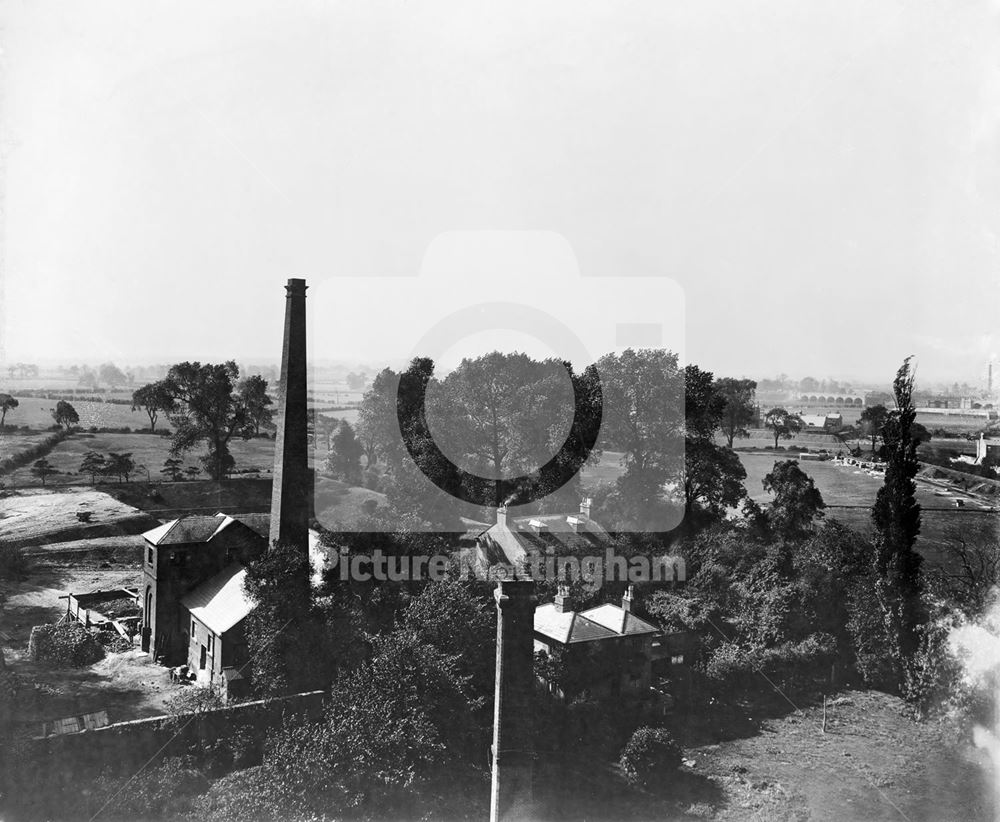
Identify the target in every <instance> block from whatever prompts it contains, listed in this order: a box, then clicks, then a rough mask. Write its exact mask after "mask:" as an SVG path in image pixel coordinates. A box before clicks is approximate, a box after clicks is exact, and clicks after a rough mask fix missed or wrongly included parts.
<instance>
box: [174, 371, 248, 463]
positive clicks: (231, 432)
mask: <svg viewBox="0 0 1000 822" xmlns="http://www.w3.org/2000/svg"><path fill="white" fill-rule="evenodd" d="M238 375H239V369H238V368H237V366H236V363H235V362H233V361H232V360H230V361H228V362H225V363H221V364H218V365H214V364H212V363H205V364H202V363H200V362H182V363H178V364H177V365H174V366H172V367H171V368H170V371H169V372H168V373H167V377H166V380H165V381H164V382H165V383H166V384H167V386H168V388H169V391H170V394H171V396H172V397H173V398H174V399H175V400H176V402H177V404H178V411H177V413H176V414H175V415H174V416H173V417H171V421H172V422H173V423H174V435H173V441H172V443H171V446H170V451H171V455H172V456H175V457H176V456H180V455H181V454H183V453H185V452H186V451H189V450H190V449H191V448H193V447H194V446H195V445H197V444H198V443H201V442H205V443H207V444H208V454H207V455H206V456H204V457H202V458H201V462H202V464H203V465H204V466H205V469H206V470H207V471H208V474H209V476H210V477H212V479H214V480H220V479H223V478H224V477H225V476H226V475H227V474H228V473H229V471H231V470H232V468H233V465H234V464H235V462H234V460H233V457H232V455H231V454H230V453H229V442H230V440H231V439H232V438H233V437H234V436H238V437H242V438H243V439H250V437H252V436H253V433H254V423H253V421H252V419H251V417H250V414H249V413H248V410H247V405H246V401H245V399H244V398H243V397H242V396H241V395H240V394H239V393H238V392H237V391H236V389H235V383H236V379H237V377H238Z"/></svg>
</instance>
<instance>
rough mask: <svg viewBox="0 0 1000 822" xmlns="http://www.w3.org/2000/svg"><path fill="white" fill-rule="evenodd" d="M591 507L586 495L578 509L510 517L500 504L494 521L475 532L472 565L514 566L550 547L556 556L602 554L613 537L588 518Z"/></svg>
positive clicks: (483, 567)
mask: <svg viewBox="0 0 1000 822" xmlns="http://www.w3.org/2000/svg"><path fill="white" fill-rule="evenodd" d="M590 508H591V500H590V499H589V498H585V499H583V500H582V501H581V503H580V509H579V510H578V511H574V512H570V513H563V514H531V515H528V516H522V517H512V516H510V515H509V514H508V512H507V507H506V506H501V507H500V508H498V509H497V519H496V522H495V523H494V524H493V525H490V526H489V527H487V528H485V529H484V530H481V531H479V532H478V533H477V534H474V536H473V542H474V548H473V551H472V563H471V565H472V567H474V568H476V569H484V570H485V569H489V568H491V567H493V566H495V565H500V564H503V565H511V566H517V565H518V564H520V563H522V562H524V561H525V560H526V559H527V558H528V557H529V556H531V555H534V554H542V553H545V552H547V551H548V550H549V549H554V553H555V554H557V555H559V556H568V555H576V556H581V557H582V556H588V555H595V554H599V555H603V554H604V551H605V550H606V549H607V548H610V547H611V546H612V540H611V537H610V536H609V535H608V532H607V531H605V530H604V529H603V528H602V527H601V526H600V525H599V524H598V523H597V522H595V521H594V520H593V519H591V516H590Z"/></svg>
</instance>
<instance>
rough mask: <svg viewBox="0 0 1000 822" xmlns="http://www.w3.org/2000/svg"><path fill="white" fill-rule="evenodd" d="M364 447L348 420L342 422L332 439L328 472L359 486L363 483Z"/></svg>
mask: <svg viewBox="0 0 1000 822" xmlns="http://www.w3.org/2000/svg"><path fill="white" fill-rule="evenodd" d="M363 453H364V446H363V445H362V444H361V443H360V442H359V441H358V438H357V436H355V434H354V428H353V427H352V426H351V424H350V423H349V422H348V421H347V420H341V421H340V424H339V425H338V426H337V430H336V431H335V432H334V434H333V436H332V437H331V438H330V454H329V456H328V457H327V461H326V465H327V470H328V471H330V472H331V473H332V474H333V475H334V476H335V477H337V479H340V480H343V481H344V482H349V483H354V484H357V483H358V482H360V481H361V455H362V454H363Z"/></svg>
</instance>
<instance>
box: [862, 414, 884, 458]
mask: <svg viewBox="0 0 1000 822" xmlns="http://www.w3.org/2000/svg"><path fill="white" fill-rule="evenodd" d="M888 419H889V409H888V408H886V407H885V406H884V405H869V406H868V407H867V408H866V409H865V410H864V411H862V412H861V416H860V417H859V418H858V421H859V422H860V423H861V428H862V430H863V431H864V432H865V434H866V435H867V436H869V437H871V441H872V452H874V451H875V443H876V442H877V441H878V438H879V437H880V436H882V428H883V427H884V426H885V423H886V421H887V420H888Z"/></svg>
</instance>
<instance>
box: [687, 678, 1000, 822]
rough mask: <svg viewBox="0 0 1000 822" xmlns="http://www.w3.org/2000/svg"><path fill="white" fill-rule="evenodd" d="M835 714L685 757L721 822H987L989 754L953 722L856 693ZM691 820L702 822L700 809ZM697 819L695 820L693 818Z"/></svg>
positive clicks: (774, 724) (777, 723)
mask: <svg viewBox="0 0 1000 822" xmlns="http://www.w3.org/2000/svg"><path fill="white" fill-rule="evenodd" d="M842 700H843V701H842V702H841V703H840V704H838V705H836V706H833V707H830V708H829V709H828V715H827V731H826V733H823V731H822V721H823V720H822V708H821V707H810V708H806V709H805V710H803V711H801V712H799V713H793V714H789V715H787V716H785V717H781V718H778V719H771V720H766V721H764V722H762V723H761V725H760V733H758V734H757V735H755V736H750V737H748V738H744V739H736V740H732V741H729V742H722V743H720V744H717V745H706V746H703V747H700V748H692V749H688V756H689V757H691V759H692V760H693V761H694V763H695V766H694V769H693V770H694V771H696V772H697V773H701V774H704V775H705V776H707V777H709V778H710V779H711V780H712V781H713V782H715V783H716V784H718V785H719V786H720V787H721V788H722V790H723V793H724V795H725V802H724V803H721V805H720V806H717V807H716V808H714V809H712V811H709V809H708V808H705V809H701V810H703V811H704V818H710V819H713V820H718V821H719V822H750V821H751V820H789V822H791V820H796V821H798V820H813V821H814V822H842V821H844V822H853V820H859V822H860V820H872V822H907V821H908V822H918V820H919V821H920V822H979V821H981V822H987V820H993V819H995V817H994V810H995V809H994V806H993V802H994V800H993V796H992V793H991V791H990V790H989V788H988V785H987V781H986V775H987V773H988V771H987V770H986V760H985V754H984V753H983V752H981V751H978V750H976V749H975V748H974V747H973V746H972V745H971V744H970V742H969V739H968V734H967V733H966V732H965V731H963V730H961V729H959V728H958V727H957V726H956V725H954V724H953V723H952V722H950V721H945V720H942V721H928V722H916V721H914V720H913V719H911V718H910V717H909V716H907V715H906V713H905V710H904V706H903V703H902V702H901V701H900V700H899V699H897V698H895V697H891V696H887V695H886V694H882V693H879V692H876V691H853V692H849V693H847V694H845V695H843V696H842ZM692 810H695V813H693V814H692V815H694V816H700V815H702V814H699V813H697V810H698V809H692ZM689 813H690V811H689Z"/></svg>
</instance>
